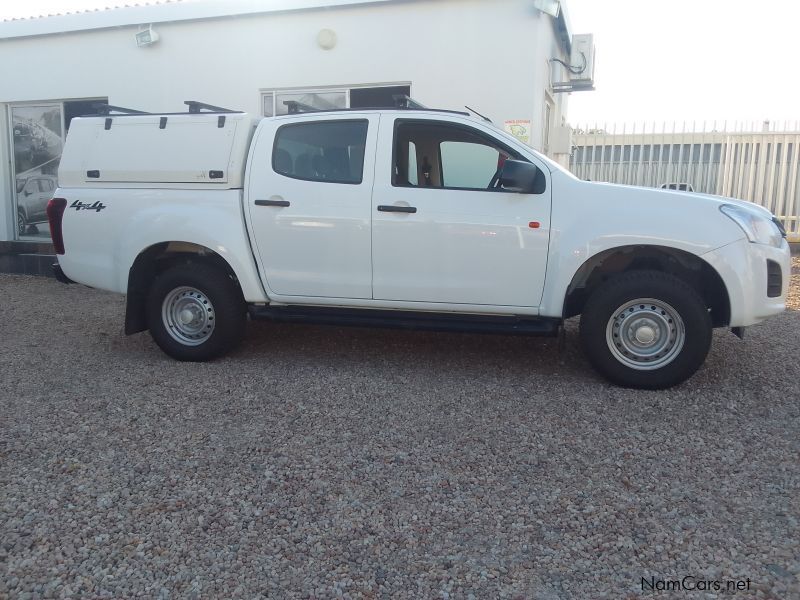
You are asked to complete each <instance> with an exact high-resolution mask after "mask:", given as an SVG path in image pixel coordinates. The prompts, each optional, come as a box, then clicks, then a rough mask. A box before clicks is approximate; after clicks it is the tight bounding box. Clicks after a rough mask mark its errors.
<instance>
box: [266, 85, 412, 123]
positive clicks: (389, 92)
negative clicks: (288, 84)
mask: <svg viewBox="0 0 800 600" xmlns="http://www.w3.org/2000/svg"><path fill="white" fill-rule="evenodd" d="M410 94H411V86H410V85H385V86H355V87H347V88H327V89H300V90H272V91H265V92H262V93H261V103H262V109H261V112H262V114H263V115H264V116H265V117H273V116H276V115H286V114H289V106H290V104H287V102H288V103H292V102H296V103H297V104H298V106H299V108H300V109H301V112H302V109H303V108H306V109H315V110H336V109H343V108H393V107H394V106H395V101H394V96H409V95H410Z"/></svg>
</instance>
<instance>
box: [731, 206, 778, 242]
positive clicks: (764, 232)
mask: <svg viewBox="0 0 800 600" xmlns="http://www.w3.org/2000/svg"><path fill="white" fill-rule="evenodd" d="M719 209H720V210H721V211H722V212H723V214H725V215H726V216H728V217H730V218H731V219H733V221H734V222H735V223H736V224H737V225H738V226H739V227H741V228H742V231H744V234H745V235H746V236H747V239H748V240H750V241H751V242H753V243H754V244H767V245H769V246H774V247H775V248H780V247H781V244H782V243H783V235H782V234H781V231H780V230H779V229H778V227H777V225H775V223H774V222H772V221H771V220H770V219H768V218H767V217H765V216H762V215H760V214H759V213H758V212H756V211H754V210H748V209H747V208H744V207H742V206H736V205H734V204H723V205H722V206H720V207H719Z"/></svg>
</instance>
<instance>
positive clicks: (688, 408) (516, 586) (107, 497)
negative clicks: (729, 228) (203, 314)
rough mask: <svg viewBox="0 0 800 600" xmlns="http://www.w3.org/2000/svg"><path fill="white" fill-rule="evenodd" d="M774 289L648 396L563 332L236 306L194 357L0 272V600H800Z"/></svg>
mask: <svg viewBox="0 0 800 600" xmlns="http://www.w3.org/2000/svg"><path fill="white" fill-rule="evenodd" d="M795 260H796V262H795V269H794V271H795V276H794V279H795V281H794V285H795V287H794V289H793V300H792V303H793V304H792V309H793V310H790V311H788V312H787V313H786V314H783V315H781V316H778V317H776V318H774V319H772V320H770V321H769V322H767V323H765V324H763V325H761V326H758V327H753V328H751V329H750V330H748V334H747V339H746V341H745V342H741V341H739V340H738V339H737V338H736V337H734V336H733V335H731V334H730V333H728V332H723V331H720V332H717V333H716V334H715V340H714V346H713V349H712V352H711V355H710V356H709V358H708V362H707V363H706V365H705V367H704V368H703V369H702V370H701V371H700V372H699V373H698V374H697V375H696V376H695V377H694V378H693V379H692V380H691V381H689V382H688V383H686V384H684V385H682V386H680V387H677V388H675V389H672V390H669V391H665V392H643V391H630V390H623V389H618V388H615V387H612V386H610V385H608V384H606V383H605V382H604V381H603V380H601V379H600V378H599V377H598V376H597V375H595V374H594V373H593V372H592V371H591V370H590V368H589V366H588V364H587V363H586V361H585V360H584V359H583V357H582V356H581V354H580V351H579V349H578V345H577V339H576V337H577V336H576V331H575V327H576V324H575V323H574V322H570V323H569V327H568V335H567V338H566V343H565V347H564V348H563V349H559V345H558V343H557V341H556V340H548V339H544V340H543V339H535V338H533V339H529V338H516V337H501V336H473V335H460V334H432V333H431V334H429V333H414V332H392V331H389V332H387V331H378V330H358V329H338V328H324V327H313V326H289V325H286V326H281V325H274V324H264V323H254V324H251V326H250V328H249V333H248V338H247V341H246V343H245V344H244V345H243V347H242V348H241V349H240V350H239V351H237V352H236V353H235V354H234V355H232V356H230V357H229V358H227V359H224V360H219V361H217V362H214V363H211V364H204V365H200V364H181V363H177V362H173V361H171V360H169V359H168V358H166V357H165V356H164V355H163V354H162V353H161V352H160V351H159V350H158V349H157V348H156V347H155V345H154V344H153V343H152V341H151V340H150V338H149V336H147V335H146V334H144V335H137V336H133V337H125V336H123V335H122V332H121V323H122V316H123V312H124V311H123V299H122V298H120V297H118V296H114V295H110V294H106V293H102V292H97V291H94V290H90V289H87V288H84V287H81V286H77V285H73V286H63V285H61V284H58V283H56V282H55V281H52V280H49V279H37V278H29V277H21V276H11V275H0V290H2V293H1V294H0V340H2V346H0V353H1V354H0V358H2V364H3V376H2V386H0V394H2V398H1V399H0V401H1V402H2V404H0V420H1V421H0V425H2V427H0V563H2V569H3V570H2V576H1V577H0V597H3V598H5V597H10V598H39V597H44V598H49V597H62V596H64V597H80V598H101V597H109V598H110V597H114V598H126V597H133V596H138V597H147V598H154V597H156V598H178V597H180V598H184V597H188V598H240V597H241V598H258V597H264V598H295V597H297V598H333V597H352V598H388V597H392V598H473V597H474V598H536V599H540V600H552V599H561V598H580V599H600V598H609V599H611V598H613V599H620V598H623V599H628V598H638V597H640V596H644V597H650V596H658V597H665V598H666V597H675V596H678V597H681V598H684V597H685V598H695V597H697V598H714V597H733V596H734V595H735V594H717V595H715V594H714V593H710V594H706V593H702V592H694V593H683V592H681V593H675V592H662V593H654V592H650V591H645V592H643V591H642V578H643V577H645V578H648V580H649V578H650V577H655V578H656V579H669V580H672V579H680V578H682V577H684V576H686V575H690V576H693V577H695V578H697V579H696V580H695V581H697V580H701V579H709V580H722V581H723V585H725V583H724V582H725V581H726V580H728V579H742V580H745V579H747V578H749V579H750V582H751V583H750V591H749V592H739V593H738V596H748V597H760V598H772V599H775V598H785V599H789V598H800V556H798V555H799V554H800V550H799V548H800V525H799V524H798V521H799V520H800V460H799V459H800V406H798V385H800V361H798V359H797V355H798V344H799V343H800V293H799V292H798V290H800V287H798V286H799V285H800V281H798V280H800V261H798V260H797V259H795Z"/></svg>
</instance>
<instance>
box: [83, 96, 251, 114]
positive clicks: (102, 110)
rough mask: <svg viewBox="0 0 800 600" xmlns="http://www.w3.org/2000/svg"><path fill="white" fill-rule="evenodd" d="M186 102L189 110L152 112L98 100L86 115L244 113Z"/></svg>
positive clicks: (200, 103)
mask: <svg viewBox="0 0 800 600" xmlns="http://www.w3.org/2000/svg"><path fill="white" fill-rule="evenodd" d="M184 104H185V105H186V106H188V107H189V111H188V112H177V113H176V112H171V113H166V112H158V113H152V112H147V111H144V110H136V109H133V108H125V107H124V106H114V105H113V104H106V103H105V102H96V103H94V104H92V108H93V109H94V110H95V112H94V113H93V114H90V115H84V116H87V117H98V116H99V117H132V116H136V115H165V116H167V115H168V116H172V115H186V114H189V115H201V114H202V115H219V114H223V115H232V114H242V112H243V111H241V110H231V109H230V108H222V107H221V106H214V105H213V104H206V103H205V102H198V101H197V100H186V101H184Z"/></svg>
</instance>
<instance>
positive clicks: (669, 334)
mask: <svg viewBox="0 0 800 600" xmlns="http://www.w3.org/2000/svg"><path fill="white" fill-rule="evenodd" d="M685 342H686V327H685V326H684V324H683V319H681V316H680V314H679V313H678V311H677V310H675V309H674V308H673V307H672V306H670V305H669V304H667V303H666V302H664V301H663V300H656V299H654V298H637V299H636V300H631V301H629V302H626V303H625V304H623V305H622V306H620V307H619V308H617V310H615V311H614V313H613V314H612V315H611V318H610V319H609V320H608V326H607V327H606V343H607V344H608V348H609V350H611V354H612V355H613V356H614V358H616V359H617V360H618V361H619V362H621V363H622V364H624V365H625V366H627V367H630V368H632V369H636V370H637V371H653V370H655V369H660V368H661V367H664V366H666V365H668V364H670V363H671V362H672V361H673V360H675V357H677V356H678V354H680V351H681V350H682V349H683V345H684V343H685Z"/></svg>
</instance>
